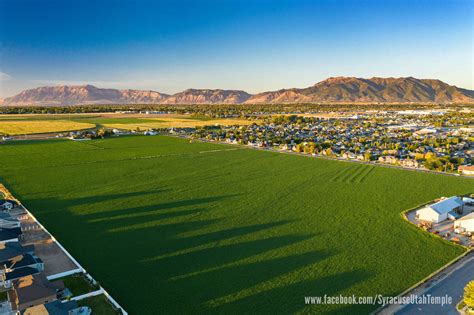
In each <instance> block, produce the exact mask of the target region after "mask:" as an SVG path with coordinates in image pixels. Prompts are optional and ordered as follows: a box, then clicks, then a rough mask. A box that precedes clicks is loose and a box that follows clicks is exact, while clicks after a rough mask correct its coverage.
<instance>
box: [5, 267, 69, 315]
mask: <svg viewBox="0 0 474 315" xmlns="http://www.w3.org/2000/svg"><path fill="white" fill-rule="evenodd" d="M12 283H13V289H12V290H10V291H8V300H9V301H10V303H11V305H12V310H14V311H23V310H25V309H27V308H29V307H32V306H36V305H41V304H45V303H48V302H52V301H55V300H57V299H58V293H59V292H60V291H62V290H64V283H63V282H62V281H55V282H49V281H48V279H46V277H45V276H44V275H43V274H41V273H40V274H36V275H29V276H26V277H23V278H20V279H17V280H14V281H13V282H12Z"/></svg>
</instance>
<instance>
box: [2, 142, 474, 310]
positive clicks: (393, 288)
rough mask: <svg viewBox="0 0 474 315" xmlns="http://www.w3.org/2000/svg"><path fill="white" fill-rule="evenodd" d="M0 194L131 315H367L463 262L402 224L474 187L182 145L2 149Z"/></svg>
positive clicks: (461, 181) (12, 145)
mask: <svg viewBox="0 0 474 315" xmlns="http://www.w3.org/2000/svg"><path fill="white" fill-rule="evenodd" d="M0 156H1V157H2V159H1V162H0V181H2V182H4V183H5V184H6V185H7V186H8V188H9V189H10V190H11V191H12V192H13V193H14V194H16V196H17V197H18V198H19V199H20V200H22V202H23V203H24V204H25V205H26V206H27V207H28V208H29V210H30V211H32V212H33V213H34V214H35V216H36V217H37V218H38V219H39V220H40V221H41V222H42V223H43V224H44V225H45V226H46V228H47V229H48V230H49V231H50V232H51V233H53V235H55V237H56V238H57V239H58V240H59V241H60V242H61V243H62V244H63V245H64V246H65V247H66V248H67V249H68V251H69V252H71V254H72V255H74V257H75V258H76V259H77V260H78V261H79V262H80V263H81V264H82V265H83V266H84V267H85V268H86V269H87V270H88V271H89V272H90V273H91V274H92V275H93V276H94V278H96V279H97V280H98V281H99V282H100V283H101V285H103V286H104V287H105V289H106V290H107V291H108V292H109V293H111V294H112V296H113V297H114V298H115V299H116V300H117V301H118V302H119V303H120V304H121V305H122V306H123V307H124V308H125V309H126V310H127V311H128V312H129V313H130V314H156V312H157V311H159V312H161V313H173V314H176V313H178V314H179V313H206V314H207V313H237V312H238V313H308V312H312V313H332V314H335V313H347V314H357V313H361V314H362V313H367V312H370V311H372V310H373V309H374V308H375V307H376V306H371V305H305V304H304V297H305V296H322V295H324V294H327V295H339V294H342V295H352V294H355V295H357V296H373V295H375V294H382V295H386V296H390V295H396V294H397V293H399V292H401V291H403V290H404V289H406V288H408V287H409V286H410V285H412V284H414V283H415V282H417V281H418V280H420V279H422V278H423V277H424V276H426V275H428V274H430V273H431V272H432V271H434V270H436V269H437V268H439V267H440V266H442V265H443V264H445V263H446V262H448V261H449V260H451V259H453V258H454V257H456V256H457V255H459V254H461V253H462V251H463V249H462V248H461V247H457V246H454V245H452V244H449V243H447V242H445V241H442V240H440V239H438V238H435V237H432V236H430V235H428V234H427V233H424V232H422V231H420V230H419V229H417V228H416V227H414V226H411V225H410V224H408V223H407V222H405V221H404V220H403V219H402V218H401V216H400V212H401V211H403V210H405V209H407V208H411V207H414V206H416V205H418V204H421V203H424V202H426V201H429V200H432V199H434V198H437V197H440V196H450V195H454V194H461V193H468V192H472V191H473V188H474V181H473V180H472V179H469V178H457V177H453V176H442V175H435V174H427V173H418V172H411V171H403V170H398V169H390V168H383V167H375V166H368V165H361V164H355V163H344V162H338V161H329V160H321V159H314V158H309V157H305V156H295V155H289V154H279V153H275V152H265V151H259V150H251V149H247V148H243V147H231V146H226V145H218V144H211V143H201V142H192V143H190V142H189V141H187V140H184V139H178V138H172V137H164V136H156V137H144V136H133V137H121V138H111V139H104V140H92V141H87V142H73V141H66V140H50V141H38V142H34V141H19V142H9V143H5V144H1V145H0Z"/></svg>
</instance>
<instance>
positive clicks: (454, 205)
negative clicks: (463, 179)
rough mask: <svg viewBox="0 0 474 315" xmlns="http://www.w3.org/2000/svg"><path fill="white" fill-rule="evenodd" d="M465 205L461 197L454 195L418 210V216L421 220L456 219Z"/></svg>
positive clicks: (436, 221) (435, 221)
mask: <svg viewBox="0 0 474 315" xmlns="http://www.w3.org/2000/svg"><path fill="white" fill-rule="evenodd" d="M463 207H464V203H463V202H462V200H461V198H459V197H457V196H453V197H449V198H445V199H443V200H441V201H438V202H436V203H434V204H432V205H429V206H426V207H424V208H421V209H419V210H417V211H416V217H417V218H418V220H421V221H428V222H433V223H439V222H442V221H444V220H446V219H455V218H456V217H457V216H458V215H459V214H461V213H462V212H463Z"/></svg>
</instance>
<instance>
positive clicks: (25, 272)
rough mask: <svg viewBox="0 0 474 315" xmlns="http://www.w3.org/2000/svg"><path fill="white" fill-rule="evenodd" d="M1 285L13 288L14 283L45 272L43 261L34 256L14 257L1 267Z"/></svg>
mask: <svg viewBox="0 0 474 315" xmlns="http://www.w3.org/2000/svg"><path fill="white" fill-rule="evenodd" d="M1 268H2V270H1V271H0V284H1V285H3V286H4V287H5V288H9V287H11V284H12V281H13V280H16V279H19V278H22V277H25V276H29V275H33V274H37V273H40V272H41V271H43V270H44V264H43V261H42V260H41V259H40V258H38V257H36V256H35V255H32V254H24V255H19V256H16V257H13V258H12V259H9V260H7V261H6V262H5V263H3V264H2V265H1Z"/></svg>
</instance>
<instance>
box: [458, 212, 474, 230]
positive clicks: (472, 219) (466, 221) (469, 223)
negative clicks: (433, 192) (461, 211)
mask: <svg viewBox="0 0 474 315" xmlns="http://www.w3.org/2000/svg"><path fill="white" fill-rule="evenodd" d="M454 229H455V231H456V232H458V233H464V232H467V233H473V232H474V212H473V213H471V214H468V215H465V216H463V217H462V218H460V219H458V220H456V221H454Z"/></svg>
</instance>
